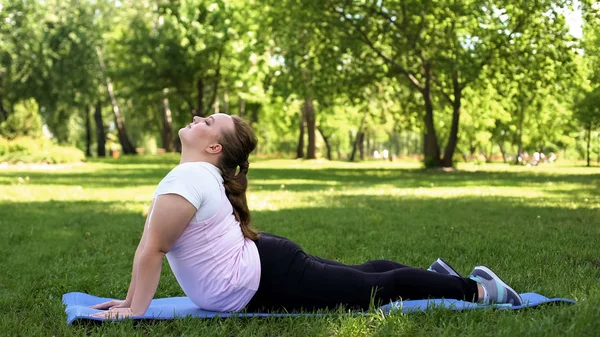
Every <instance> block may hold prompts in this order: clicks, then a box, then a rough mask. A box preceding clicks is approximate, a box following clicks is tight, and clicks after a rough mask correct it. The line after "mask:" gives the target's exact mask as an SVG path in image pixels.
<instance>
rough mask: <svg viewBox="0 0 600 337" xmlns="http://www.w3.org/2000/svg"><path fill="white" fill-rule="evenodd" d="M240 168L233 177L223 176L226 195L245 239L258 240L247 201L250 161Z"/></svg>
mask: <svg viewBox="0 0 600 337" xmlns="http://www.w3.org/2000/svg"><path fill="white" fill-rule="evenodd" d="M239 167H240V170H239V172H238V173H237V174H235V173H233V172H232V174H231V175H229V174H224V175H223V178H224V179H223V185H224V186H225V194H226V195H227V199H229V202H230V203H231V206H233V215H234V216H235V219H236V220H237V221H239V223H240V227H241V229H242V233H243V234H244V237H247V238H248V239H251V240H256V239H257V238H258V233H257V232H256V230H255V229H254V228H253V227H252V226H251V224H250V221H251V216H250V210H249V209H248V202H247V200H246V190H247V189H248V176H247V175H248V167H249V163H248V161H245V162H244V163H242V164H240V165H239ZM234 174H235V175H234ZM228 176H229V177H228ZM228 178H229V179H228Z"/></svg>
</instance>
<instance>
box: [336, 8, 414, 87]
mask: <svg viewBox="0 0 600 337" xmlns="http://www.w3.org/2000/svg"><path fill="white" fill-rule="evenodd" d="M343 13H344V12H341V14H342V16H343ZM344 19H345V20H348V21H350V22H351V23H352V26H353V27H354V28H355V29H357V30H358V32H359V33H360V35H361V36H362V38H361V40H362V41H363V42H364V43H366V44H367V45H368V46H369V48H371V50H373V51H374V52H375V53H376V54H377V55H378V56H379V57H381V58H382V59H383V60H384V61H386V62H387V63H389V64H390V65H392V66H393V67H395V68H396V69H397V70H398V71H400V73H402V74H403V75H404V76H406V78H408V80H409V81H410V82H411V83H412V84H413V85H414V86H415V87H416V88H417V89H419V90H423V86H422V85H421V83H420V82H419V80H417V78H415V77H414V76H413V74H411V73H410V72H409V71H408V70H406V69H405V68H404V67H403V66H401V65H400V64H398V63H397V62H395V61H394V60H392V59H391V58H389V57H388V56H386V55H385V54H384V53H383V52H382V51H381V50H379V49H378V48H377V47H375V45H374V44H373V42H371V40H369V37H368V36H367V34H366V33H365V32H363V31H362V30H361V29H360V28H359V27H358V26H357V24H356V23H355V22H354V20H351V19H348V18H346V17H344Z"/></svg>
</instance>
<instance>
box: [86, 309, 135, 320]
mask: <svg viewBox="0 0 600 337" xmlns="http://www.w3.org/2000/svg"><path fill="white" fill-rule="evenodd" d="M90 316H91V317H95V318H104V319H122V318H127V317H131V316H133V314H132V313H131V311H130V310H129V309H125V310H123V309H114V310H109V311H103V312H97V313H95V314H91V315H90Z"/></svg>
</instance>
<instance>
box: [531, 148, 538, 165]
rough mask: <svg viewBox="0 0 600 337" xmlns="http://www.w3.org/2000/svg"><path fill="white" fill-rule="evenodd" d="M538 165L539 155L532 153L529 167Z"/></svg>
mask: <svg viewBox="0 0 600 337" xmlns="http://www.w3.org/2000/svg"><path fill="white" fill-rule="evenodd" d="M539 163H540V153H539V152H537V151H535V152H534V153H533V160H532V161H531V165H533V166H537V165H538V164H539Z"/></svg>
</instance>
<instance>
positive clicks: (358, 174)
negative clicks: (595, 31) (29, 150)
mask: <svg viewBox="0 0 600 337" xmlns="http://www.w3.org/2000/svg"><path fill="white" fill-rule="evenodd" d="M171 168H172V166H165V167H157V168H139V169H132V168H129V167H127V168H119V167H118V166H115V168H114V169H111V170H107V169H103V170H98V171H94V172H81V173H72V172H64V171H63V172H39V171H13V172H8V173H6V172H3V174H2V176H3V177H4V179H2V177H0V185H11V184H15V183H16V182H17V181H18V178H19V177H25V176H27V177H29V178H30V181H29V185H66V186H86V187H91V188H106V187H123V188H126V187H138V186H156V185H157V184H158V183H159V182H160V180H161V179H162V178H163V177H164V176H165V175H166V174H167V173H168V172H169V170H170V169H171ZM249 178H250V190H251V191H252V190H263V191H275V190H280V189H281V185H282V182H284V181H285V189H286V190H289V191H298V192H302V191H322V190H329V189H330V188H332V187H334V188H343V189H346V188H361V187H373V186H376V185H378V184H385V185H391V186H394V187H397V188H419V187H423V188H429V187H432V186H435V187H502V186H506V187H522V188H528V187H534V186H536V185H541V184H559V183H566V184H579V185H584V186H585V187H586V189H589V192H590V193H591V194H594V195H600V174H588V175H567V174H556V173H552V174H548V173H540V172H482V171H479V172H463V171H457V172H451V173H448V172H440V171H430V170H421V169H405V168H397V169H388V168H386V169H365V168H343V169H340V168H336V169H333V168H324V169H318V170H310V169H287V168H285V169H270V168H254V169H252V170H251V171H250V174H249ZM294 180H302V181H301V182H297V183H295V182H294Z"/></svg>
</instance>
